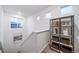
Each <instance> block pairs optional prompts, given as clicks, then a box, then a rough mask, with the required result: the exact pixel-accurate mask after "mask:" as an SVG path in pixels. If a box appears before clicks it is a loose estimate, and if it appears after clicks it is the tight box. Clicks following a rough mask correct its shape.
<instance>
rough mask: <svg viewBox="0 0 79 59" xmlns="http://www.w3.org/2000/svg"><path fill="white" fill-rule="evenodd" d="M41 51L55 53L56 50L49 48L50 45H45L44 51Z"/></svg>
mask: <svg viewBox="0 0 79 59" xmlns="http://www.w3.org/2000/svg"><path fill="white" fill-rule="evenodd" d="M42 53H57V52H55V51H53V50H51V49H50V47H49V46H47V47H46V48H45V49H44V51H42Z"/></svg>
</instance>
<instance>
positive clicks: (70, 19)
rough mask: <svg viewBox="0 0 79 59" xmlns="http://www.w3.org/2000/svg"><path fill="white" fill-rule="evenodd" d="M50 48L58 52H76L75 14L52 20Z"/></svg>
mask: <svg viewBox="0 0 79 59" xmlns="http://www.w3.org/2000/svg"><path fill="white" fill-rule="evenodd" d="M50 48H51V49H53V50H55V51H57V52H65V53H72V52H74V16H66V17H60V18H55V19H51V20H50Z"/></svg>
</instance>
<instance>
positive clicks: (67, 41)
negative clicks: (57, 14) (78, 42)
mask: <svg viewBox="0 0 79 59" xmlns="http://www.w3.org/2000/svg"><path fill="white" fill-rule="evenodd" d="M61 42H62V43H65V44H68V45H70V44H71V40H70V38H61Z"/></svg>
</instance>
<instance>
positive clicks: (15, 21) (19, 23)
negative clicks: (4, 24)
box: [11, 17, 23, 28]
mask: <svg viewBox="0 0 79 59" xmlns="http://www.w3.org/2000/svg"><path fill="white" fill-rule="evenodd" d="M11 28H23V19H21V18H16V17H13V18H11Z"/></svg>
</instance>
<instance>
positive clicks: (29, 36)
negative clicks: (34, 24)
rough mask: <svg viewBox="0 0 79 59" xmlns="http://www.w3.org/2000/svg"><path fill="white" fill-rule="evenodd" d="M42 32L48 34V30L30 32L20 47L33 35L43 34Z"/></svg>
mask: <svg viewBox="0 0 79 59" xmlns="http://www.w3.org/2000/svg"><path fill="white" fill-rule="evenodd" d="M43 32H49V30H44V31H39V32H32V33H31V34H30V35H29V36H28V37H27V39H25V40H24V41H23V42H22V43H21V44H20V46H22V45H23V44H24V43H25V42H26V40H28V39H29V38H30V37H31V36H32V35H33V34H34V33H36V34H40V33H43Z"/></svg>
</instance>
